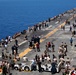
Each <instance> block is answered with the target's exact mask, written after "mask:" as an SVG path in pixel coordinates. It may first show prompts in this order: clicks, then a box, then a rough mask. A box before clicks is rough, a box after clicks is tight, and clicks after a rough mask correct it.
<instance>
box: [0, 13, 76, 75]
mask: <svg viewBox="0 0 76 75" xmlns="http://www.w3.org/2000/svg"><path fill="white" fill-rule="evenodd" d="M63 15H64V14H62V16H63ZM57 17H61V16H59V15H58V16H57ZM57 17H54V18H53V20H54V19H56V18H57ZM50 21H51V19H50V18H49V20H47V21H44V22H42V23H40V24H37V25H34V26H33V27H29V28H28V31H29V32H31V31H32V32H34V31H37V30H41V29H42V28H46V27H48V26H49V24H48V22H50ZM59 22H60V21H59ZM75 22H76V21H75ZM69 24H70V22H69ZM75 27H76V26H75V23H73V26H70V27H69V30H70V32H72V35H73V36H74V35H75ZM61 28H62V29H63V30H65V26H62V27H61ZM73 29H74V30H73ZM26 33H27V32H26V31H25V30H24V31H23V32H21V34H26ZM25 39H26V40H28V36H27V35H26V36H25ZM40 39H41V38H40V36H37V35H34V36H32V37H31V40H28V46H29V48H32V49H33V50H34V51H38V52H40V51H41V49H40ZM12 40H13V38H12V37H11V36H8V37H6V38H5V39H2V40H1V41H0V46H1V47H3V48H4V49H2V60H3V61H2V63H1V64H2V65H0V67H1V68H2V73H3V75H7V73H8V74H9V75H11V73H10V70H11V69H12V70H13V69H14V65H15V61H20V57H19V54H18V47H19V45H18V44H19V43H18V40H17V39H16V37H15V38H14V42H15V43H14V44H13V46H12V47H11V52H12V53H10V54H9V55H7V53H9V51H8V49H7V47H8V44H9V43H10V42H12ZM70 45H71V46H73V38H71V39H70ZM67 46H68V45H67V44H66V43H63V42H62V43H61V45H60V46H59V50H58V57H57V56H56V55H55V54H54V52H55V43H54V42H46V43H45V50H44V52H43V53H42V54H41V55H38V54H36V55H35V57H34V59H33V62H32V64H31V71H33V69H35V68H36V66H37V65H38V71H39V72H42V67H41V65H42V64H43V63H45V62H47V64H48V63H50V64H51V66H52V68H51V73H52V74H55V73H57V66H58V68H59V70H60V71H61V69H63V68H62V67H64V70H65V72H63V74H69V73H70V72H71V75H75V74H76V68H74V69H73V70H72V71H70V70H71V68H72V67H71V62H70V58H69V57H68V58H67V61H65V56H67V52H68V48H67ZM50 52H53V55H52V58H51V57H50V54H49V53H50ZM57 58H58V59H57ZM7 60H10V62H8V61H7ZM58 60H59V61H58ZM47 64H46V65H47Z"/></svg>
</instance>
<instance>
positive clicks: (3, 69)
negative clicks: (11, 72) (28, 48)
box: [2, 64, 7, 75]
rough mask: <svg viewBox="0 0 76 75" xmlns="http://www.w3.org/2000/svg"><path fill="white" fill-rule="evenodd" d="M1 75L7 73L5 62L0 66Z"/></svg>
mask: <svg viewBox="0 0 76 75" xmlns="http://www.w3.org/2000/svg"><path fill="white" fill-rule="evenodd" d="M2 75H7V67H6V65H5V64H4V65H3V67H2Z"/></svg>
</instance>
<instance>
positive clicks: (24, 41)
mask: <svg viewBox="0 0 76 75" xmlns="http://www.w3.org/2000/svg"><path fill="white" fill-rule="evenodd" d="M25 42H27V40H25V41H23V42H21V43H20V44H18V45H19V46H20V45H22V44H24V43H25Z"/></svg>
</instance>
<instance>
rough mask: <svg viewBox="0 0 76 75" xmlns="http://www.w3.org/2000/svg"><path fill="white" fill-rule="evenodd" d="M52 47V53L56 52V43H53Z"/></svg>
mask: <svg viewBox="0 0 76 75" xmlns="http://www.w3.org/2000/svg"><path fill="white" fill-rule="evenodd" d="M51 47H52V51H53V52H55V45H54V43H52V45H51Z"/></svg>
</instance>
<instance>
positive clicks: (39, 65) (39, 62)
mask: <svg viewBox="0 0 76 75" xmlns="http://www.w3.org/2000/svg"><path fill="white" fill-rule="evenodd" d="M37 65H38V70H39V72H41V71H42V70H41V61H40V59H39V60H38V61H37Z"/></svg>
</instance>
